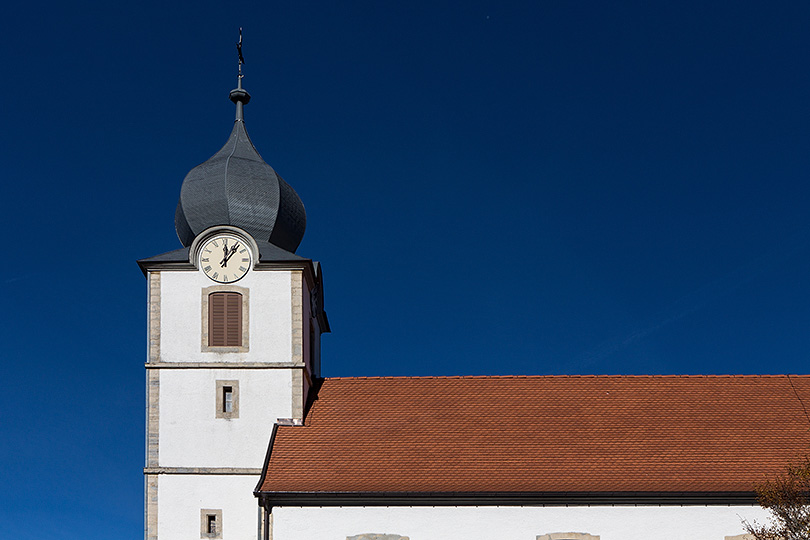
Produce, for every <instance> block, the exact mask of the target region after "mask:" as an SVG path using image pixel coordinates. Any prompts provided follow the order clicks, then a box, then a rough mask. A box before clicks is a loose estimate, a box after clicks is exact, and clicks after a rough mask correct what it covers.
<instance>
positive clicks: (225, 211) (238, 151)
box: [174, 79, 307, 253]
mask: <svg viewBox="0 0 810 540" xmlns="http://www.w3.org/2000/svg"><path fill="white" fill-rule="evenodd" d="M230 98H231V101H233V102H234V103H235V104H236V120H235V122H234V125H233V131H231V136H230V137H229V138H228V142H226V143H225V146H223V147H222V148H221V149H220V150H219V152H217V153H216V154H214V155H213V156H212V157H211V158H210V159H208V161H206V162H204V163H201V164H200V165H197V166H196V167H194V168H193V169H191V171H189V173H188V174H187V175H186V178H185V179H184V180H183V185H182V187H181V188H180V201H179V202H178V203H177V211H176V212H175V217H174V225H175V229H176V230H177V236H178V238H180V242H182V243H183V245H184V246H189V245H191V242H192V241H193V240H194V237H196V236H197V235H198V234H200V233H201V232H202V231H204V230H206V229H208V228H209V227H214V226H217V225H232V226H234V227H239V228H241V229H243V230H245V231H246V232H248V233H249V234H250V235H251V236H253V238H254V239H255V240H257V241H266V242H270V243H271V244H274V245H276V246H278V247H280V248H282V249H285V250H287V251H289V252H293V253H294V252H295V250H296V249H297V248H298V245H299V244H300V243H301V239H302V238H303V237H304V230H305V229H306V222H307V216H306V212H305V211H304V203H302V202H301V199H300V198H299V197H298V194H297V193H296V192H295V190H294V189H293V188H292V187H290V185H289V184H288V183H287V182H285V181H284V179H283V178H281V176H279V175H278V173H276V171H274V170H273V168H272V167H271V166H270V165H268V164H267V163H265V161H264V160H263V159H262V157H261V156H260V155H259V152H258V151H256V148H255V147H254V146H253V143H252V142H251V140H250V136H248V133H247V130H246V129H245V121H244V118H243V113H242V108H243V106H244V105H245V104H247V102H248V101H250V94H248V93H247V91H245V90H243V89H242V80H241V79H239V85H238V87H237V88H236V89H235V90H231V93H230Z"/></svg>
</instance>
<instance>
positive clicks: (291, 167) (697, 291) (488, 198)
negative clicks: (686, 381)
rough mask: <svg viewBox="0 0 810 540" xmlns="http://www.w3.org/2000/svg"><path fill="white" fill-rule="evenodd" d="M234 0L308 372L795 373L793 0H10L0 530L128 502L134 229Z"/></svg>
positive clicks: (802, 351) (217, 123)
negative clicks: (325, 329) (289, 205)
mask: <svg viewBox="0 0 810 540" xmlns="http://www.w3.org/2000/svg"><path fill="white" fill-rule="evenodd" d="M239 26H243V27H244V40H245V41H244V53H245V60H246V65H245V79H244V84H245V87H246V88H247V89H248V90H249V91H250V92H251V94H252V96H253V100H252V101H251V103H250V104H249V105H248V106H247V107H246V111H245V115H246V121H247V127H248V130H249V132H250V134H251V137H252V139H253V141H254V143H255V145H256V147H257V148H258V150H259V151H260V152H261V154H262V155H263V157H264V158H265V160H266V161H267V162H268V163H270V164H271V165H272V166H273V167H274V168H275V169H276V170H277V171H278V172H279V173H280V174H281V175H282V176H283V177H284V178H285V179H286V180H287V181H288V182H289V183H290V184H291V185H292V186H293V187H294V188H295V189H296V190H297V191H298V193H299V195H300V196H301V198H302V199H303V201H304V204H305V205H306V208H307V214H308V228H307V234H306V235H305V237H304V241H303V243H302V245H301V247H300V248H299V250H298V253H299V254H300V255H303V256H306V257H310V258H313V259H316V260H319V261H321V262H322V264H323V266H324V272H325V285H326V291H325V302H326V308H327V312H328V314H329V317H330V321H331V324H332V328H333V333H332V334H331V335H329V336H326V337H325V339H324V356H323V368H324V373H325V374H326V375H327V376H338V375H339V376H352V375H459V374H475V375H479V374H579V373H595V374H602V373H610V374H641V373H650V374H678V373H785V372H788V373H807V358H808V350H810V333H808V331H807V328H808V326H809V325H810V280H809V279H808V276H810V249H809V248H810V231H809V230H808V225H809V223H808V222H809V221H810V218H808V208H810V186H808V176H809V175H808V172H810V152H808V150H810V106H808V100H810V58H808V56H810V55H809V54H808V51H810V32H808V28H810V4H807V3H806V2H782V3H760V2H757V3H754V2H744V1H739V2H719V3H709V5H707V4H706V3H705V2H687V1H679V2H640V1H637V2H617V3H605V2H573V1H568V2H565V1H556V2H508V1H506V2H505V1H499V2H488V1H466V2H452V1H441V0H434V1H431V2H424V1H411V2H407V3H398V4H394V3H390V2H373V1H357V2H329V3H317V2H308V1H303V2H287V3H273V2H252V1H246V2H241V3H238V5H237V4H234V3H227V2H211V1H207V2H206V1H201V2H186V3H171V4H163V3H158V2H154V1H151V0H147V1H144V2H139V3H117V2H98V1H95V0H93V1H78V2H68V3H66V2H59V3H57V2H49V1H45V2H16V3H12V4H11V5H8V6H6V7H4V9H3V17H2V21H0V52H2V56H0V58H2V72H3V74H4V78H3V81H4V84H2V85H1V86H0V98H2V102H3V104H4V105H3V113H2V120H3V129H2V130H0V160H1V161H2V166H0V177H1V179H2V182H1V183H0V190H2V191H0V212H2V214H0V215H2V217H3V227H4V229H5V234H6V242H5V249H4V250H3V251H4V253H5V255H6V261H7V263H6V265H4V269H5V272H4V275H3V276H2V277H0V279H2V280H3V284H4V285H5V287H4V294H3V300H2V306H3V312H4V313H5V316H4V317H3V324H2V325H0V340H2V343H3V344H4V347H3V353H2V357H3V360H4V365H5V368H4V373H5V380H6V385H7V386H6V388H5V391H4V392H2V393H0V396H2V397H0V403H1V404H2V406H3V409H4V410H5V411H6V414H5V415H4V417H3V420H2V423H0V426H2V438H1V439H0V440H2V444H0V457H2V460H3V463H4V467H3V470H2V473H0V474H1V475H2V476H0V478H2V481H3V485H4V486H5V489H4V490H3V493H2V494H0V516H2V518H3V522H4V523H5V524H6V529H5V531H4V536H5V537H8V538H16V539H20V540H24V539H29V538H30V539H37V540H42V539H50V538H59V539H72V538H76V539H79V538H81V539H83V540H88V539H89V540H93V539H96V538H98V539H101V538H104V539H107V538H112V537H121V538H133V537H135V538H137V537H139V536H140V535H141V534H142V474H141V469H140V468H141V466H142V462H143V416H144V412H143V408H144V390H143V381H144V369H143V362H144V361H145V358H146V347H145V346H146V336H145V330H146V311H145V305H146V296H145V291H146V284H145V281H144V278H143V276H142V275H141V273H140V270H139V269H138V267H137V266H136V264H135V260H136V259H139V258H143V257H148V256H151V255H155V254H158V253H162V252H165V251H169V250H172V249H176V248H177V247H179V241H178V240H177V238H176V236H175V232H174V226H173V216H174V207H175V205H176V203H177V197H178V193H179V188H180V183H181V182H182V179H183V177H184V176H185V174H186V172H188V170H190V169H191V168H192V167H194V166H195V165H197V164H198V163H200V162H202V161H204V160H205V159H207V158H208V157H209V156H211V155H212V154H213V153H214V152H216V151H217V150H218V149H219V148H220V146H221V145H222V144H223V143H224V142H225V140H226V138H227V136H228V134H229V132H230V129H231V125H232V120H233V105H232V104H231V103H230V102H229V101H228V99H227V94H228V91H229V90H230V89H231V88H232V87H234V86H235V83H236V80H235V71H236V61H235V47H234V42H235V41H236V38H237V29H238V27H239ZM258 451H259V452H260V453H263V452H264V449H263V448H262V449H258Z"/></svg>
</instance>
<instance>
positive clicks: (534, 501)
mask: <svg viewBox="0 0 810 540" xmlns="http://www.w3.org/2000/svg"><path fill="white" fill-rule="evenodd" d="M274 434H275V432H274ZM271 448H272V442H271ZM267 457H268V458H269V457H270V449H268V454H267ZM267 463H269V459H267V460H266V461H265V464H267ZM265 469H266V466H265ZM266 474H267V471H266V470H264V471H262V476H261V478H262V480H263V479H264V477H265V475H266ZM259 488H261V482H259V485H258V486H257V489H256V491H254V493H253V494H254V495H255V496H256V497H258V498H259V504H260V505H261V506H263V507H265V508H267V509H270V508H272V507H273V506H614V505H618V506H635V505H639V506H659V505H660V506H680V505H701V506H728V505H749V504H750V505H754V504H757V497H756V493H754V492H749V491H695V492H663V491H662V492H645V491H642V492H625V491H614V492H569V493H566V492H536V493H526V492H517V493H507V492H441V493H425V492H265V491H260V490H259Z"/></svg>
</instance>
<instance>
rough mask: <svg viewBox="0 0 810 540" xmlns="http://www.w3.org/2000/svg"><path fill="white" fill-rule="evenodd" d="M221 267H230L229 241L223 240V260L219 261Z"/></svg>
mask: <svg viewBox="0 0 810 540" xmlns="http://www.w3.org/2000/svg"><path fill="white" fill-rule="evenodd" d="M219 266H220V267H222V268H225V267H226V266H228V239H227V238H224V239H223V240H222V260H221V261H219Z"/></svg>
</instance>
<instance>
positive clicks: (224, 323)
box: [208, 292, 242, 347]
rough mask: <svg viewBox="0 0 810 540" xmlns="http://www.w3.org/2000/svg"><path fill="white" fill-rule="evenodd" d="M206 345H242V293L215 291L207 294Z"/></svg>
mask: <svg viewBox="0 0 810 540" xmlns="http://www.w3.org/2000/svg"><path fill="white" fill-rule="evenodd" d="M208 346H209V347H241V346H242V295H241V294H239V293H235V292H215V293H211V294H210V295H208Z"/></svg>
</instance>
